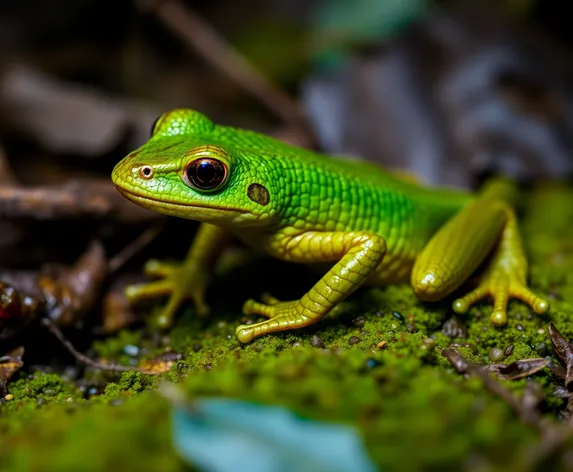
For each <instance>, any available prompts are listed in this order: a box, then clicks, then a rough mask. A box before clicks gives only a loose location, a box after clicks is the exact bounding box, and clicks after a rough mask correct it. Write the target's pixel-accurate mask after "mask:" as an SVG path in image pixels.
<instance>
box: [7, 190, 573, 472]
mask: <svg viewBox="0 0 573 472" xmlns="http://www.w3.org/2000/svg"><path fill="white" fill-rule="evenodd" d="M572 202H573V188H571V186H558V185H554V184H553V185H550V186H544V187H540V188H537V189H535V190H533V191H532V192H531V193H529V194H528V197H527V199H526V200H524V210H525V211H524V214H523V217H522V219H521V222H522V230H523V235H524V239H525V243H526V246H527V249H528V252H529V254H530V261H531V286H532V288H533V289H534V290H536V291H538V292H539V293H544V294H548V295H549V298H550V299H551V303H552V311H551V314H550V316H545V317H539V316H537V315H533V314H532V313H531V311H530V310H529V309H528V308H527V307H525V306H524V305H522V304H521V303H519V302H512V303H511V306H510V320H509V323H508V325H507V327H505V328H502V329H497V328H494V327H492V326H491V325H490V323H489V316H488V315H489V313H490V311H491V308H490V307H489V306H488V305H487V304H481V305H480V306H479V307H477V308H475V309H472V311H471V313H470V314H468V315H467V316H463V317H462V319H463V321H464V322H465V324H466V325H467V328H468V336H467V338H464V339H457V340H456V339H454V340H452V339H450V338H448V337H447V336H445V335H444V334H442V333H441V327H442V325H443V323H444V321H445V320H446V319H448V318H449V317H450V316H451V314H452V313H451V310H450V308H449V307H450V303H451V300H447V301H444V302H443V303H439V304H433V305H422V304H420V303H419V302H418V301H417V300H416V298H415V297H414V295H413V294H412V292H411V290H410V289H409V288H407V287H389V288H385V289H366V290H363V291H361V292H359V293H357V294H356V295H355V296H354V297H352V298H351V299H350V300H348V301H347V302H346V303H344V304H343V305H342V306H341V307H340V309H338V310H337V312H336V313H334V314H333V316H330V317H329V318H328V319H327V320H325V321H324V322H323V323H321V324H320V325H317V326H314V327H312V328H309V329H305V330H300V331H296V332H290V333H285V334H280V335H275V336H267V337H264V338H261V339H257V340H255V341H254V342H252V343H250V344H248V345H246V346H242V345H240V344H239V343H238V342H237V341H236V339H235V338H234V336H233V335H232V333H233V332H234V328H235V326H236V325H238V324H239V323H241V322H244V319H243V320H242V321H241V316H235V315H232V314H231V313H232V312H233V310H227V311H226V313H227V315H220V314H219V313H220V312H219V311H215V314H214V315H213V316H212V317H211V318H209V319H208V320H197V319H196V318H195V317H194V316H193V313H192V311H191V310H189V311H188V312H187V313H185V314H183V315H182V316H181V318H180V319H179V320H178V322H177V325H176V326H175V327H174V329H173V331H172V332H171V334H170V337H169V345H170V346H171V347H172V348H173V349H174V350H176V351H177V352H180V353H182V354H183V355H184V359H183V361H182V364H180V365H179V366H176V367H174V368H173V369H172V371H170V372H168V373H166V374H163V375H162V376H160V377H149V376H145V375H141V374H139V373H126V374H124V375H122V376H121V377H116V378H114V379H112V380H113V382H111V383H109V384H108V385H107V387H106V388H105V391H104V392H103V393H101V394H96V395H93V396H87V398H86V395H85V394H84V393H83V392H82V391H80V389H78V387H77V386H76V385H74V384H72V383H70V382H68V381H66V380H65V379H64V378H62V377H60V376H57V375H54V374H42V373H37V374H35V375H33V377H32V378H30V377H29V376H28V374H21V375H20V376H19V377H20V378H17V380H14V381H13V382H12V383H11V384H10V385H9V391H10V393H11V394H13V396H14V399H13V400H12V401H10V402H6V403H4V404H3V405H1V406H0V438H1V439H0V469H1V470H10V471H23V470H33V471H36V470H37V471H40V470H42V471H44V470H46V471H77V470H82V471H103V470H124V471H125V470H147V471H152V470H161V471H179V470H189V467H188V466H185V465H184V464H183V463H182V462H181V461H180V460H179V459H178V458H177V457H176V456H175V454H174V452H173V450H172V448H171V438H170V423H169V417H170V405H169V404H168V402H167V400H165V399H164V398H163V397H162V396H161V395H160V394H158V393H157V391H156V387H157V385H158V381H159V380H160V379H162V378H163V379H165V378H166V379H167V380H171V381H176V382H180V383H181V385H182V386H183V387H184V389H185V390H186V391H187V392H188V394H189V396H190V397H198V396H202V395H224V396H232V397H238V398H244V399H251V400H257V401H261V402H268V403H279V404H284V405H287V406H289V407H291V408H292V409H294V410H295V411H297V412H300V413H302V414H304V415H307V416H309V417H312V418H316V419H320V420H326V421H340V422H345V423H348V424H352V425H355V426H356V427H358V429H359V430H360V431H361V433H362V434H363V437H364V440H365V443H366V445H367V447H368V450H369V452H370V454H371V455H372V457H373V458H374V459H375V461H376V462H377V463H378V464H379V466H380V468H381V470H387V471H389V470H392V471H396V470H405V471H406V470H407V471H415V470H472V471H474V470H476V471H477V470H480V471H481V470H502V469H503V470H506V471H507V470H524V464H523V461H524V458H525V457H526V453H527V452H528V451H530V450H531V449H532V448H534V447H536V446H537V445H538V442H539V437H538V434H537V433H536V431H535V430H534V429H532V428H530V427H527V426H525V425H523V424H522V423H521V422H520V421H519V420H518V418H517V416H516V414H515V413H514V412H513V411H512V410H511V409H510V408H509V407H508V406H507V405H506V404H505V403H504V402H503V401H502V400H500V399H499V398H497V397H495V396H493V395H492V394H491V393H489V392H488V391H487V390H486V389H485V388H484V386H483V385H482V384H481V382H480V381H478V380H475V379H470V380H468V379H465V378H463V377H462V376H460V375H459V374H457V373H455V372H454V371H453V369H452V368H451V366H450V365H449V364H448V362H447V361H446V360H445V359H444V358H443V357H442V356H441V354H440V348H444V347H447V346H448V345H449V344H450V343H452V342H457V343H459V344H461V345H462V347H460V351H461V352H462V353H463V354H464V355H466V356H467V357H468V358H471V359H472V360H474V361H478V362H480V363H487V362H488V352H489V350H490V349H491V348H492V347H498V348H501V349H502V350H505V349H506V348H507V347H508V346H510V345H513V352H512V353H511V354H510V355H509V356H507V357H506V358H505V359H503V362H511V361H513V360H516V359H519V358H527V357H539V356H545V355H551V354H552V351H551V348H550V342H549V339H548V335H547V324H548V321H549V319H552V320H553V321H554V322H555V324H556V325H557V327H558V328H559V329H560V330H561V332H562V333H563V335H564V336H565V337H566V338H568V339H570V338H571V337H572V336H573V323H572V321H573V205H572V204H571V203H572ZM289 270H290V269H289ZM269 275H270V274H269ZM265 277H266V276H265ZM252 282H253V280H252V279H249V278H247V279H245V278H243V277H242V278H241V280H238V279H236V280H234V279H233V277H232V274H231V275H230V276H229V281H228V282H227V283H230V284H231V286H234V288H235V289H237V288H238V290H235V292H236V291H238V292H240V291H241V287H243V286H245V287H250V290H251V294H248V295H247V296H251V295H253V294H254V295H256V293H257V291H260V289H259V287H252V285H253V283H252ZM257 283H258V282H257ZM223 287H224V286H223ZM221 290H224V288H222V289H221ZM252 290H255V291H252ZM233 297H234V296H233ZM218 298H221V297H220V296H219V297H218ZM244 298H245V296H244V295H243V296H240V295H238V296H237V299H236V300H232V301H230V302H229V303H233V304H234V306H235V307H239V308H240V303H241V301H242V300H243V299H244ZM235 312H236V309H235ZM141 336H142V335H141V334H140V333H138V332H136V331H134V330H132V331H125V332H122V333H120V334H119V335H117V336H116V337H114V338H112V339H110V340H108V341H107V342H104V343H98V344H97V345H96V346H95V348H96V349H97V350H98V351H99V353H100V354H101V355H103V356H105V357H114V358H115V359H116V360H117V359H119V360H123V361H128V360H129V358H128V356H127V355H126V354H125V353H124V350H123V348H124V346H125V345H126V344H135V345H142V343H143V344H144V340H142V339H141ZM381 341H386V342H387V343H386V344H385V345H384V346H383V347H379V346H380V343H381ZM152 354H154V352H152V351H148V352H147V353H146V355H152ZM534 380H535V381H537V382H539V383H540V384H541V385H542V386H543V388H544V391H545V393H546V400H545V402H544V404H543V409H544V411H545V414H546V415H547V416H548V417H556V415H557V412H558V411H559V409H560V408H561V407H562V402H561V400H559V399H557V398H556V397H555V396H554V395H553V388H554V387H555V384H554V383H553V379H552V378H551V376H550V374H549V373H548V372H541V373H539V374H536V375H535V376H534ZM528 381H529V380H527V379H522V380H518V381H513V382H506V385H508V386H510V387H511V388H512V389H514V390H516V391H517V392H519V391H520V390H521V388H522V387H523V386H524V385H525V384H526V382H528ZM570 444H571V445H572V446H573V444H572V443H570ZM549 460H550V462H551V461H553V458H549ZM553 465H554V467H555V468H554V469H552V470H559V468H558V465H557V464H553ZM545 466H548V464H545ZM560 467H563V468H564V466H560ZM540 470H541V469H540Z"/></svg>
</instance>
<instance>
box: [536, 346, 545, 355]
mask: <svg viewBox="0 0 573 472" xmlns="http://www.w3.org/2000/svg"><path fill="white" fill-rule="evenodd" d="M535 350H536V351H537V353H538V354H539V355H540V356H544V355H545V354H547V344H545V343H539V344H538V345H537V346H535Z"/></svg>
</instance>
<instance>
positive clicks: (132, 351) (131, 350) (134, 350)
mask: <svg viewBox="0 0 573 472" xmlns="http://www.w3.org/2000/svg"><path fill="white" fill-rule="evenodd" d="M123 352H125V353H126V354H127V355H128V356H131V357H137V356H138V355H139V347H137V346H133V345H132V344H127V345H125V346H123Z"/></svg>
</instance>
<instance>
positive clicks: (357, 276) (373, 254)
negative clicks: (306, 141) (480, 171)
mask: <svg viewBox="0 0 573 472" xmlns="http://www.w3.org/2000/svg"><path fill="white" fill-rule="evenodd" d="M199 156H202V157H211V158H216V159H218V160H220V161H222V162H224V163H225V164H226V166H227V167H228V169H229V171H228V179H227V180H226V182H225V183H224V184H223V185H222V186H221V187H220V188H219V189H216V190H214V191H210V192H205V191H200V190H197V189H195V188H193V187H192V186H191V185H190V184H189V183H188V182H187V181H186V179H185V169H186V167H187V165H188V164H189V162H191V161H193V160H194V159H196V158H198V157H199ZM144 168H147V169H148V170H149V169H151V170H152V174H150V175H148V176H145V175H143V174H142V169H144ZM112 179H113V181H114V183H115V184H116V186H117V187H118V189H119V190H120V192H121V193H122V194H123V195H124V196H126V197H127V198H129V199H130V200H132V201H134V202H135V203H137V204H139V205H142V206H144V207H147V208H149V209H152V210H156V211H159V212H162V213H166V214H169V215H172V216H177V217H182V218H189V219H194V220H198V221H201V222H203V223H207V225H203V226H202V228H201V230H200V231H199V233H198V236H197V237H196V240H195V243H194V245H193V246H192V248H191V250H190V252H189V256H188V259H187V262H186V263H185V264H184V266H183V267H181V268H174V267H167V266H164V265H161V264H160V263H153V264H152V266H150V267H149V268H148V271H147V272H148V273H150V274H152V275H159V276H162V277H165V280H163V281H160V282H155V283H152V284H149V285H147V286H144V287H133V289H132V290H131V291H129V290H128V296H129V297H130V298H131V299H132V300H135V299H138V298H142V297H146V296H157V295H160V294H168V293H172V297H171V300H170V303H169V304H168V306H167V307H166V310H165V316H164V317H163V318H164V324H169V323H170V320H171V318H172V316H173V313H174V311H175V310H176V309H177V308H178V306H179V305H180V303H181V302H182V301H183V299H184V298H185V297H187V296H188V297H191V298H193V300H194V302H195V305H196V307H197V308H198V311H200V312H201V311H202V312H206V311H207V310H206V306H205V305H204V302H203V292H204V289H205V286H206V276H205V273H206V272H208V271H209V270H210V269H211V266H212V265H213V263H214V261H215V260H216V255H217V253H218V252H219V250H220V248H221V247H223V246H224V240H225V239H226V234H227V233H232V234H234V235H235V236H238V237H239V238H241V239H242V240H244V241H245V242H246V243H248V244H251V245H252V246H254V247H256V248H259V249H263V250H264V251H266V252H267V253H269V254H270V255H271V256H274V257H277V258H280V259H284V260H289V261H294V262H305V263H317V262H333V263H335V265H334V267H333V268H332V269H331V270H329V272H327V273H326V274H325V276H324V277H323V278H322V279H321V281H320V282H319V283H318V284H317V285H315V286H314V287H313V288H312V289H311V290H310V291H309V292H308V293H307V294H305V295H304V296H303V297H302V298H301V299H300V300H295V301H292V302H279V301H278V300H276V299H273V298H272V297H267V299H266V302H267V304H266V305H264V304H261V303H257V302H255V301H253V300H249V301H247V302H246V303H245V306H244V308H243V311H244V312H245V313H247V314H252V313H255V314H260V315H263V316H266V317H267V318H270V319H269V320H268V321H265V322H262V323H258V324H255V325H252V326H250V327H246V326H239V328H237V336H238V338H239V340H241V341H242V342H248V341H250V340H251V339H253V338H254V337H257V336H260V335H262V334H265V333H269V332H274V331H280V330H285V329H292V328H296V327H302V326H306V325H309V324H312V323H314V322H316V321H318V320H320V319H321V318H322V317H323V316H325V315H326V314H327V313H328V312H329V311H330V310H331V309H332V308H334V307H335V306H336V305H337V304H338V303H339V302H340V301H342V300H343V299H344V298H345V297H346V296H348V295H350V294H351V293H352V292H353V291H354V290H356V289H357V288H358V287H359V286H360V285H362V284H364V283H374V284H388V283H404V282H407V281H410V282H411V283H412V286H413V288H414V290H415V292H416V294H417V295H418V297H419V298H422V299H426V300H438V299H440V298H443V297H444V296H446V295H448V294H449V293H451V292H452V291H453V290H454V289H455V288H457V287H458V286H459V285H461V283H463V282H464V280H465V279H467V277H468V276H469V275H470V274H471V273H472V272H473V271H474V270H475V269H476V268H477V266H478V265H479V263H480V262H481V261H482V260H484V259H485V257H486V256H487V255H488V254H489V253H490V252H491V250H492V249H493V248H494V247H495V245H496V241H498V240H500V236H501V240H500V241H501V243H500V244H499V245H498V249H497V250H496V254H495V255H494V259H493V261H494V262H493V264H491V268H490V270H489V272H488V273H487V277H486V279H485V280H484V281H482V283H481V285H480V286H479V287H478V289H476V290H475V291H474V292H471V293H470V294H468V295H466V296H465V297H463V298H462V299H459V300H457V301H456V302H455V303H454V309H456V311H459V312H465V311H467V309H468V308H469V305H471V304H472V303H475V302H476V301H478V300H479V299H481V298H484V297H486V296H489V295H491V296H493V297H494V300H495V304H494V307H495V311H494V315H492V321H493V322H494V323H496V324H500V325H501V324H504V323H505V322H506V320H507V318H506V305H507V301H508V299H509V297H510V296H516V297H518V298H521V299H522V300H524V301H526V302H527V303H529V304H530V305H532V306H533V307H534V309H535V310H536V311H537V312H539V313H542V312H544V311H546V310H547V308H548V306H547V303H546V302H545V301H544V300H542V299H540V298H539V297H537V296H535V295H534V294H533V293H531V292H530V291H529V290H528V289H527V286H526V273H527V261H526V259H525V256H524V254H523V250H522V247H521V240H520V237H519V231H518V229H517V226H516V223H515V216H514V214H513V211H512V210H511V208H510V206H509V205H508V203H507V198H505V197H506V194H507V191H506V190H507V189H506V187H505V186H504V185H497V186H496V185H493V186H490V188H488V189H486V191H485V192H482V194H481V195H473V194H470V193H465V192H460V191H456V190H446V189H435V188H426V187H423V186H420V185H417V184H415V183H413V182H411V181H409V180H408V179H405V178H400V177H397V176H396V175H394V174H391V173H389V172H386V171H384V170H383V169H381V168H380V167H378V166H376V165H374V164H371V163H366V162H357V161H348V160H345V159H335V158H333V157H330V156H326V155H322V154H318V153H315V152H311V151H308V150H304V149H300V148H296V147H293V146H290V145H287V144H285V143H283V142H281V141H278V140H275V139H272V138H270V137H267V136H265V135H262V134H258V133H254V132H251V131H246V130H240V129H235V128H230V127H223V126H217V125H215V124H214V123H213V122H211V121H210V120H209V119H208V118H206V117H205V116H204V115H202V114H200V113H198V112H195V111H192V110H174V111H171V112H168V113H166V114H164V115H163V116H162V117H161V118H160V119H159V120H158V122H157V124H156V125H155V128H154V132H153V136H152V137H151V139H150V140H149V141H148V142H147V143H146V144H145V145H143V146H142V147H141V148H139V149H137V150H135V151H134V152H132V153H131V154H130V155H129V156H127V157H126V158H125V159H123V160H122V161H121V162H120V163H119V164H118V165H117V166H116V168H115V169H114V171H113V174H112ZM252 184H257V185H258V186H259V187H262V188H264V189H266V192H268V196H269V197H270V198H269V199H268V202H266V201H265V202H262V201H257V198H253V199H251V198H250V197H249V192H248V189H249V186H250V185H252Z"/></svg>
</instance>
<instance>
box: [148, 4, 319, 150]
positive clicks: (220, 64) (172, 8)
mask: <svg viewBox="0 0 573 472" xmlns="http://www.w3.org/2000/svg"><path fill="white" fill-rule="evenodd" d="M138 4H139V6H140V8H141V9H142V10H147V9H150V10H153V11H154V13H155V14H156V15H157V17H158V18H159V19H161V21H163V22H164V23H165V25H166V26H167V27H168V28H170V29H171V30H172V31H173V32H174V33H175V34H177V35H178V36H179V38H180V39H182V40H183V42H184V43H185V44H186V45H187V46H188V47H189V48H190V49H192V50H194V51H195V52H198V53H199V54H200V55H201V56H202V57H203V59H205V60H206V61H208V62H210V63H211V64H212V65H213V66H215V67H216V68H217V69H219V70H220V71H222V72H223V73H225V74H226V75H227V76H229V77H230V78H231V79H232V80H233V81H234V82H236V83H237V84H239V85H240V86H241V87H242V88H243V89H245V90H246V91H247V92H249V93H251V94H252V95H254V96H255V97H257V98H258V99H259V100H260V101H261V102H262V103H264V104H265V105H266V106H267V108H268V109H269V110H270V111H271V112H273V113H274V114H276V115H277V116H279V117H280V118H281V119H282V120H284V121H285V123H286V124H287V125H288V126H289V127H292V128H293V129H295V130H297V131H298V132H300V133H303V134H304V135H306V136H309V135H310V134H311V133H310V131H309V130H310V127H309V125H308V122H307V120H306V118H305V117H304V115H303V113H302V111H301V110H300V107H299V106H298V104H297V103H296V101H294V100H293V99H292V98H291V97H289V96H288V95H287V94H286V93H285V92H284V91H283V90H281V89H280V88H279V87H278V86H277V85H276V84H274V83H272V82H271V81H270V79H268V78H267V77H266V76H265V75H264V74H263V73H262V72H261V71H260V70H258V69H257V68H256V67H255V66H254V65H253V64H251V63H250V62H249V61H248V60H247V59H245V57H244V56H242V55H241V54H240V53H239V52H238V51H237V50H235V49H234V48H233V47H232V46H231V45H230V44H228V43H227V42H226V41H225V40H224V39H223V38H222V37H221V36H220V35H219V34H218V33H217V31H215V30H214V29H213V28H212V27H211V26H210V25H209V24H208V23H207V22H206V21H205V20H204V19H203V18H201V17H200V16H199V15H197V14H196V13H195V12H193V11H192V10H190V9H189V8H186V7H185V5H183V4H182V3H181V2H180V1H179V0H140V1H139V2H138ZM311 141H312V140H311Z"/></svg>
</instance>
